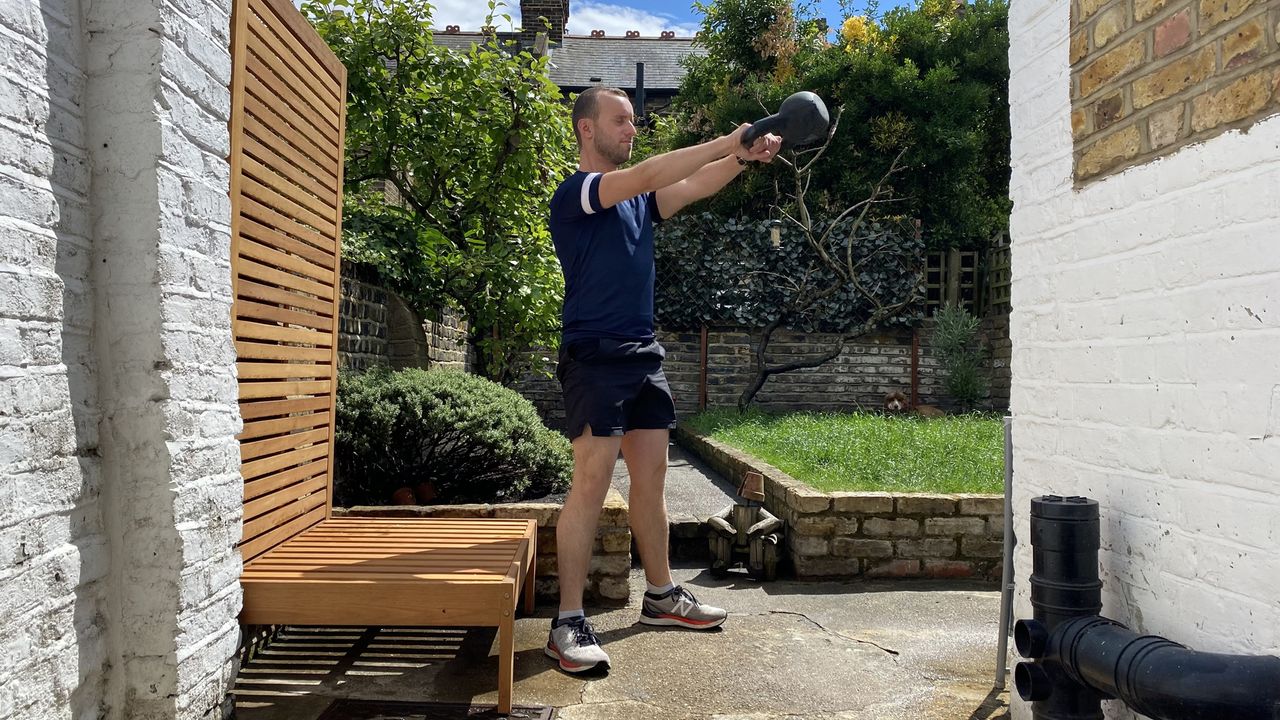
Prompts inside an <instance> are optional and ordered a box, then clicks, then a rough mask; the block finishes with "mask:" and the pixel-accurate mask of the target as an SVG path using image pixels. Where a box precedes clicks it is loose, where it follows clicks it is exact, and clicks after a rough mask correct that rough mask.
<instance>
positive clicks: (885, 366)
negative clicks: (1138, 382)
mask: <svg viewBox="0 0 1280 720" xmlns="http://www.w3.org/2000/svg"><path fill="white" fill-rule="evenodd" d="M1007 332H1008V316H993V317H990V318H987V319H986V320H984V321H983V344H984V346H985V347H986V349H987V366H988V378H989V381H990V382H989V385H990V388H989V396H990V397H989V399H988V401H987V403H986V404H987V406H989V407H992V408H995V409H998V410H1003V409H1004V408H1005V407H1007V402H1008V397H1009V390H1008V387H1009V386H1008V382H1009V381H1008V378H1009V358H1010V355H1011V351H1012V349H1011V346H1010V344H1009V340H1008V335H1007ZM836 337H837V336H834V335H826V334H821V333H813V334H806V333H796V332H790V331H778V332H776V333H774V336H773V339H772V340H771V341H770V343H769V358H770V362H775V363H776V362H789V361H791V360H792V359H800V358H802V357H807V356H813V355H818V354H821V353H822V352H823V351H825V350H827V349H829V348H830V347H832V343H834V342H835V339H836ZM928 337H929V330H928V328H927V327H926V328H923V329H921V331H920V359H919V370H918V373H919V394H918V402H919V403H920V404H925V405H938V406H940V407H950V406H951V403H950V400H949V399H948V398H947V397H945V393H944V390H943V387H942V379H943V378H942V374H941V373H942V370H941V368H940V367H939V364H938V360H937V359H936V358H935V357H933V355H932V354H931V352H930V350H929V339H928ZM658 340H659V341H660V342H661V343H662V345H663V347H664V348H666V350H667V357H666V360H665V361H664V363H663V369H664V371H665V373H666V375H667V380H668V382H670V384H671V392H672V395H673V396H674V398H675V401H676V410H677V412H678V413H679V414H681V415H689V414H693V413H696V412H697V411H698V388H699V383H700V380H701V378H700V376H701V362H702V360H701V347H702V336H701V334H700V333H698V332H672V331H666V330H659V332H658ZM754 353H755V337H754V336H753V335H750V334H748V333H747V332H745V331H742V330H736V329H727V330H720V329H717V330H711V331H709V332H708V333H707V405H708V407H711V408H720V407H737V403H738V396H739V395H740V394H741V393H742V390H743V388H744V387H745V386H746V384H747V382H748V381H749V380H750V378H751V368H752V366H753V363H754V357H755V355H754ZM553 359H554V358H553ZM553 369H554V366H553ZM517 389H518V390H519V391H520V393H521V394H522V395H524V396H525V397H527V398H529V400H531V401H532V402H533V404H534V405H535V406H536V407H537V408H538V411H539V412H540V413H541V414H542V417H543V419H544V420H545V421H546V422H547V424H548V425H549V426H551V427H553V428H563V427H564V405H563V401H562V399H561V396H560V384H559V382H557V381H556V379H555V378H554V377H547V376H546V375H542V374H530V375H527V376H526V377H525V378H524V379H523V380H522V381H521V383H520V384H519V385H518V386H517ZM895 390H899V391H901V392H902V393H903V394H904V395H907V396H908V397H910V394H911V334H910V331H903V332H896V333H877V334H873V335H871V336H868V337H866V338H862V339H860V340H859V341H858V342H855V343H848V344H846V346H845V349H844V352H843V353H841V355H840V356H839V357H838V358H836V359H835V360H833V361H831V362H829V363H827V364H826V365H823V366H821V367H818V368H810V369H805V370H798V371H795V372H791V373H785V374H781V375H774V376H773V377H771V378H769V381H768V382H767V383H766V384H765V386H764V388H763V389H762V390H761V391H760V393H759V394H758V395H757V396H756V400H755V402H756V404H757V405H758V406H759V407H761V408H763V409H765V410H769V411H777V412H781V411H791V410H810V411H850V410H854V409H857V408H859V407H861V408H864V409H867V410H876V409H879V408H880V407H881V405H882V403H883V401H884V396H885V394H886V393H889V392H892V391H895Z"/></svg>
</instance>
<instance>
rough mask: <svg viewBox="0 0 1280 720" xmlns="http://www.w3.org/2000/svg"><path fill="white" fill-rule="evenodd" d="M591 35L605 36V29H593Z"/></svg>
mask: <svg viewBox="0 0 1280 720" xmlns="http://www.w3.org/2000/svg"><path fill="white" fill-rule="evenodd" d="M591 37H604V31H603V30H592V31H591Z"/></svg>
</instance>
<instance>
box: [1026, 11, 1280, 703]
mask: <svg viewBox="0 0 1280 720" xmlns="http://www.w3.org/2000/svg"><path fill="white" fill-rule="evenodd" d="M1068 5H1069V3H1065V2H1061V1H1060V0H1020V1H1019V2H1014V3H1011V8H1010V19H1009V27H1010V36H1011V48H1010V53H1009V58H1010V68H1011V78H1010V92H1009V95H1010V108H1011V118H1012V125H1013V147H1012V157H1013V174H1012V179H1011V189H1010V190H1011V194H1012V197H1013V200H1014V212H1013V218H1012V221H1011V225H1012V236H1013V273H1014V276H1013V308H1014V311H1013V316H1012V319H1011V336H1012V340H1013V345H1014V356H1013V389H1012V398H1011V407H1012V411H1013V413H1014V415H1015V417H1016V418H1017V419H1016V425H1015V430H1014V458H1015V467H1016V481H1015V487H1014V502H1015V506H1014V507H1015V511H1016V512H1017V513H1018V518H1019V519H1018V523H1017V531H1018V536H1019V537H1020V538H1029V537H1030V535H1029V525H1028V521H1027V517H1026V515H1027V509H1028V508H1029V503H1030V500H1031V498H1032V497H1034V496H1036V495H1041V494H1048V493H1054V494H1075V495H1087V496H1089V497H1092V498H1094V499H1096V500H1098V501H1099V503H1100V505H1101V512H1102V543H1103V550H1102V555H1101V565H1102V573H1103V582H1104V595H1103V604H1104V607H1103V612H1104V614H1106V615H1108V616H1110V617H1113V618H1115V619H1117V620H1121V621H1123V622H1125V623H1127V624H1129V625H1130V626H1131V627H1132V628H1134V629H1135V630H1137V631H1139V632H1144V633H1152V634H1157V635H1163V636H1165V637H1169V638H1171V639H1173V640H1176V641H1178V642H1181V643H1184V644H1186V645H1189V646H1191V647H1193V648H1195V649H1199V650H1207V651H1215V652H1240V653H1256V654H1272V655H1280V555H1277V553H1276V548H1277V547H1278V546H1280V245H1278V244H1277V240H1276V239H1277V237H1280V201H1277V198H1280V118H1277V117H1272V118H1269V119H1265V120H1263V121H1261V122H1259V123H1257V124H1256V125H1254V126H1253V127H1252V128H1251V129H1250V130H1249V131H1248V133H1240V132H1230V133H1227V134H1225V135H1222V136H1220V137H1217V138H1215V139H1213V140H1210V141H1208V142H1206V143H1203V144H1200V145H1196V146H1192V147H1188V148H1184V149H1182V150H1181V151H1179V152H1177V153H1176V154H1174V155H1172V156H1169V157H1166V158H1163V159H1161V160H1157V161H1155V162H1152V163H1149V164H1147V165H1144V166H1141V167H1136V168H1133V169H1130V170H1128V171H1125V172H1123V173H1120V174H1118V175H1115V176H1113V177H1109V178H1106V179H1104V180H1102V181H1100V182H1096V183H1093V184H1091V185H1088V186H1086V187H1085V188H1084V189H1082V190H1079V191H1077V190H1074V189H1073V188H1072V165H1071V153H1072V138H1071V127H1070V100H1069V97H1068V88H1069V72H1070V71H1069V66H1068V61H1067V40H1068V22H1069V18H1068ZM1016 568H1017V576H1018V580H1019V586H1018V588H1019V591H1018V603H1017V614H1018V617H1029V616H1030V615H1031V612H1032V610H1031V605H1030V599H1029V587H1028V585H1027V580H1028V578H1029V577H1030V574H1031V548H1030V546H1029V544H1026V543H1024V544H1022V545H1020V546H1019V550H1018V555H1017V559H1016ZM1013 715H1014V717H1015V718H1019V719H1020V720H1025V719H1026V718H1029V717H1030V712H1029V710H1028V708H1027V707H1025V706H1024V705H1023V703H1022V702H1021V701H1020V700H1017V699H1016V698H1015V700H1014V713H1013ZM1108 717H1115V718H1132V717H1134V715H1132V714H1131V713H1129V712H1128V711H1127V710H1124V709H1123V708H1122V707H1120V706H1119V705H1118V704H1116V703H1109V704H1108Z"/></svg>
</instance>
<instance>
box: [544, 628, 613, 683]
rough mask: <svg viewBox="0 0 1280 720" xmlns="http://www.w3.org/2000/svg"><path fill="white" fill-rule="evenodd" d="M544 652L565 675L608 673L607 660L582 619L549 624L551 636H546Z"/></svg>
mask: <svg viewBox="0 0 1280 720" xmlns="http://www.w3.org/2000/svg"><path fill="white" fill-rule="evenodd" d="M543 652H545V653H546V654H547V657H550V658H554V659H556V660H559V661H560V669H561V670H564V671H565V672H571V673H580V672H586V671H588V670H593V669H595V668H600V669H602V670H607V669H609V656H608V655H606V654H605V652H604V650H603V649H602V648H601V647H600V639H599V638H597V637H596V632H595V630H594V629H592V627H591V623H590V622H588V621H587V619H586V618H584V617H576V618H570V619H568V620H553V621H551V633H550V634H549V635H548V636H547V646H546V647H545V648H544V649H543Z"/></svg>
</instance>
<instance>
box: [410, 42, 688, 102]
mask: <svg viewBox="0 0 1280 720" xmlns="http://www.w3.org/2000/svg"><path fill="white" fill-rule="evenodd" d="M516 37H517V36H516V34H515V33H498V39H499V40H500V41H502V42H506V41H509V40H510V41H514V40H515V39H516ZM483 38H484V35H483V34H481V33H477V32H469V33H464V32H454V33H445V32H437V33H436V34H435V36H434V40H435V43H436V44H437V45H443V46H446V47H451V48H455V49H459V50H465V49H468V48H470V47H471V46H472V45H473V44H475V43H479V42H481V41H482V40H483ZM693 41H694V39H693V38H691V37H669V38H660V37H616V36H615V37H590V36H586V35H565V36H564V40H563V42H562V43H561V44H560V45H559V46H555V47H552V49H551V81H552V82H554V83H555V84H556V85H559V86H560V87H561V88H565V89H573V88H586V87H590V86H592V85H607V86H612V87H619V88H626V89H634V88H635V86H636V63H638V62H642V63H644V86H645V89H646V90H650V91H652V90H673V91H674V90H676V89H678V88H679V87H680V81H681V80H682V79H683V78H684V74H685V69H684V67H683V66H682V65H681V64H680V59H681V58H683V57H685V56H686V55H705V54H706V52H707V51H706V49H705V48H702V47H698V46H695V45H694V44H693ZM597 78H598V79H597Z"/></svg>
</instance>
